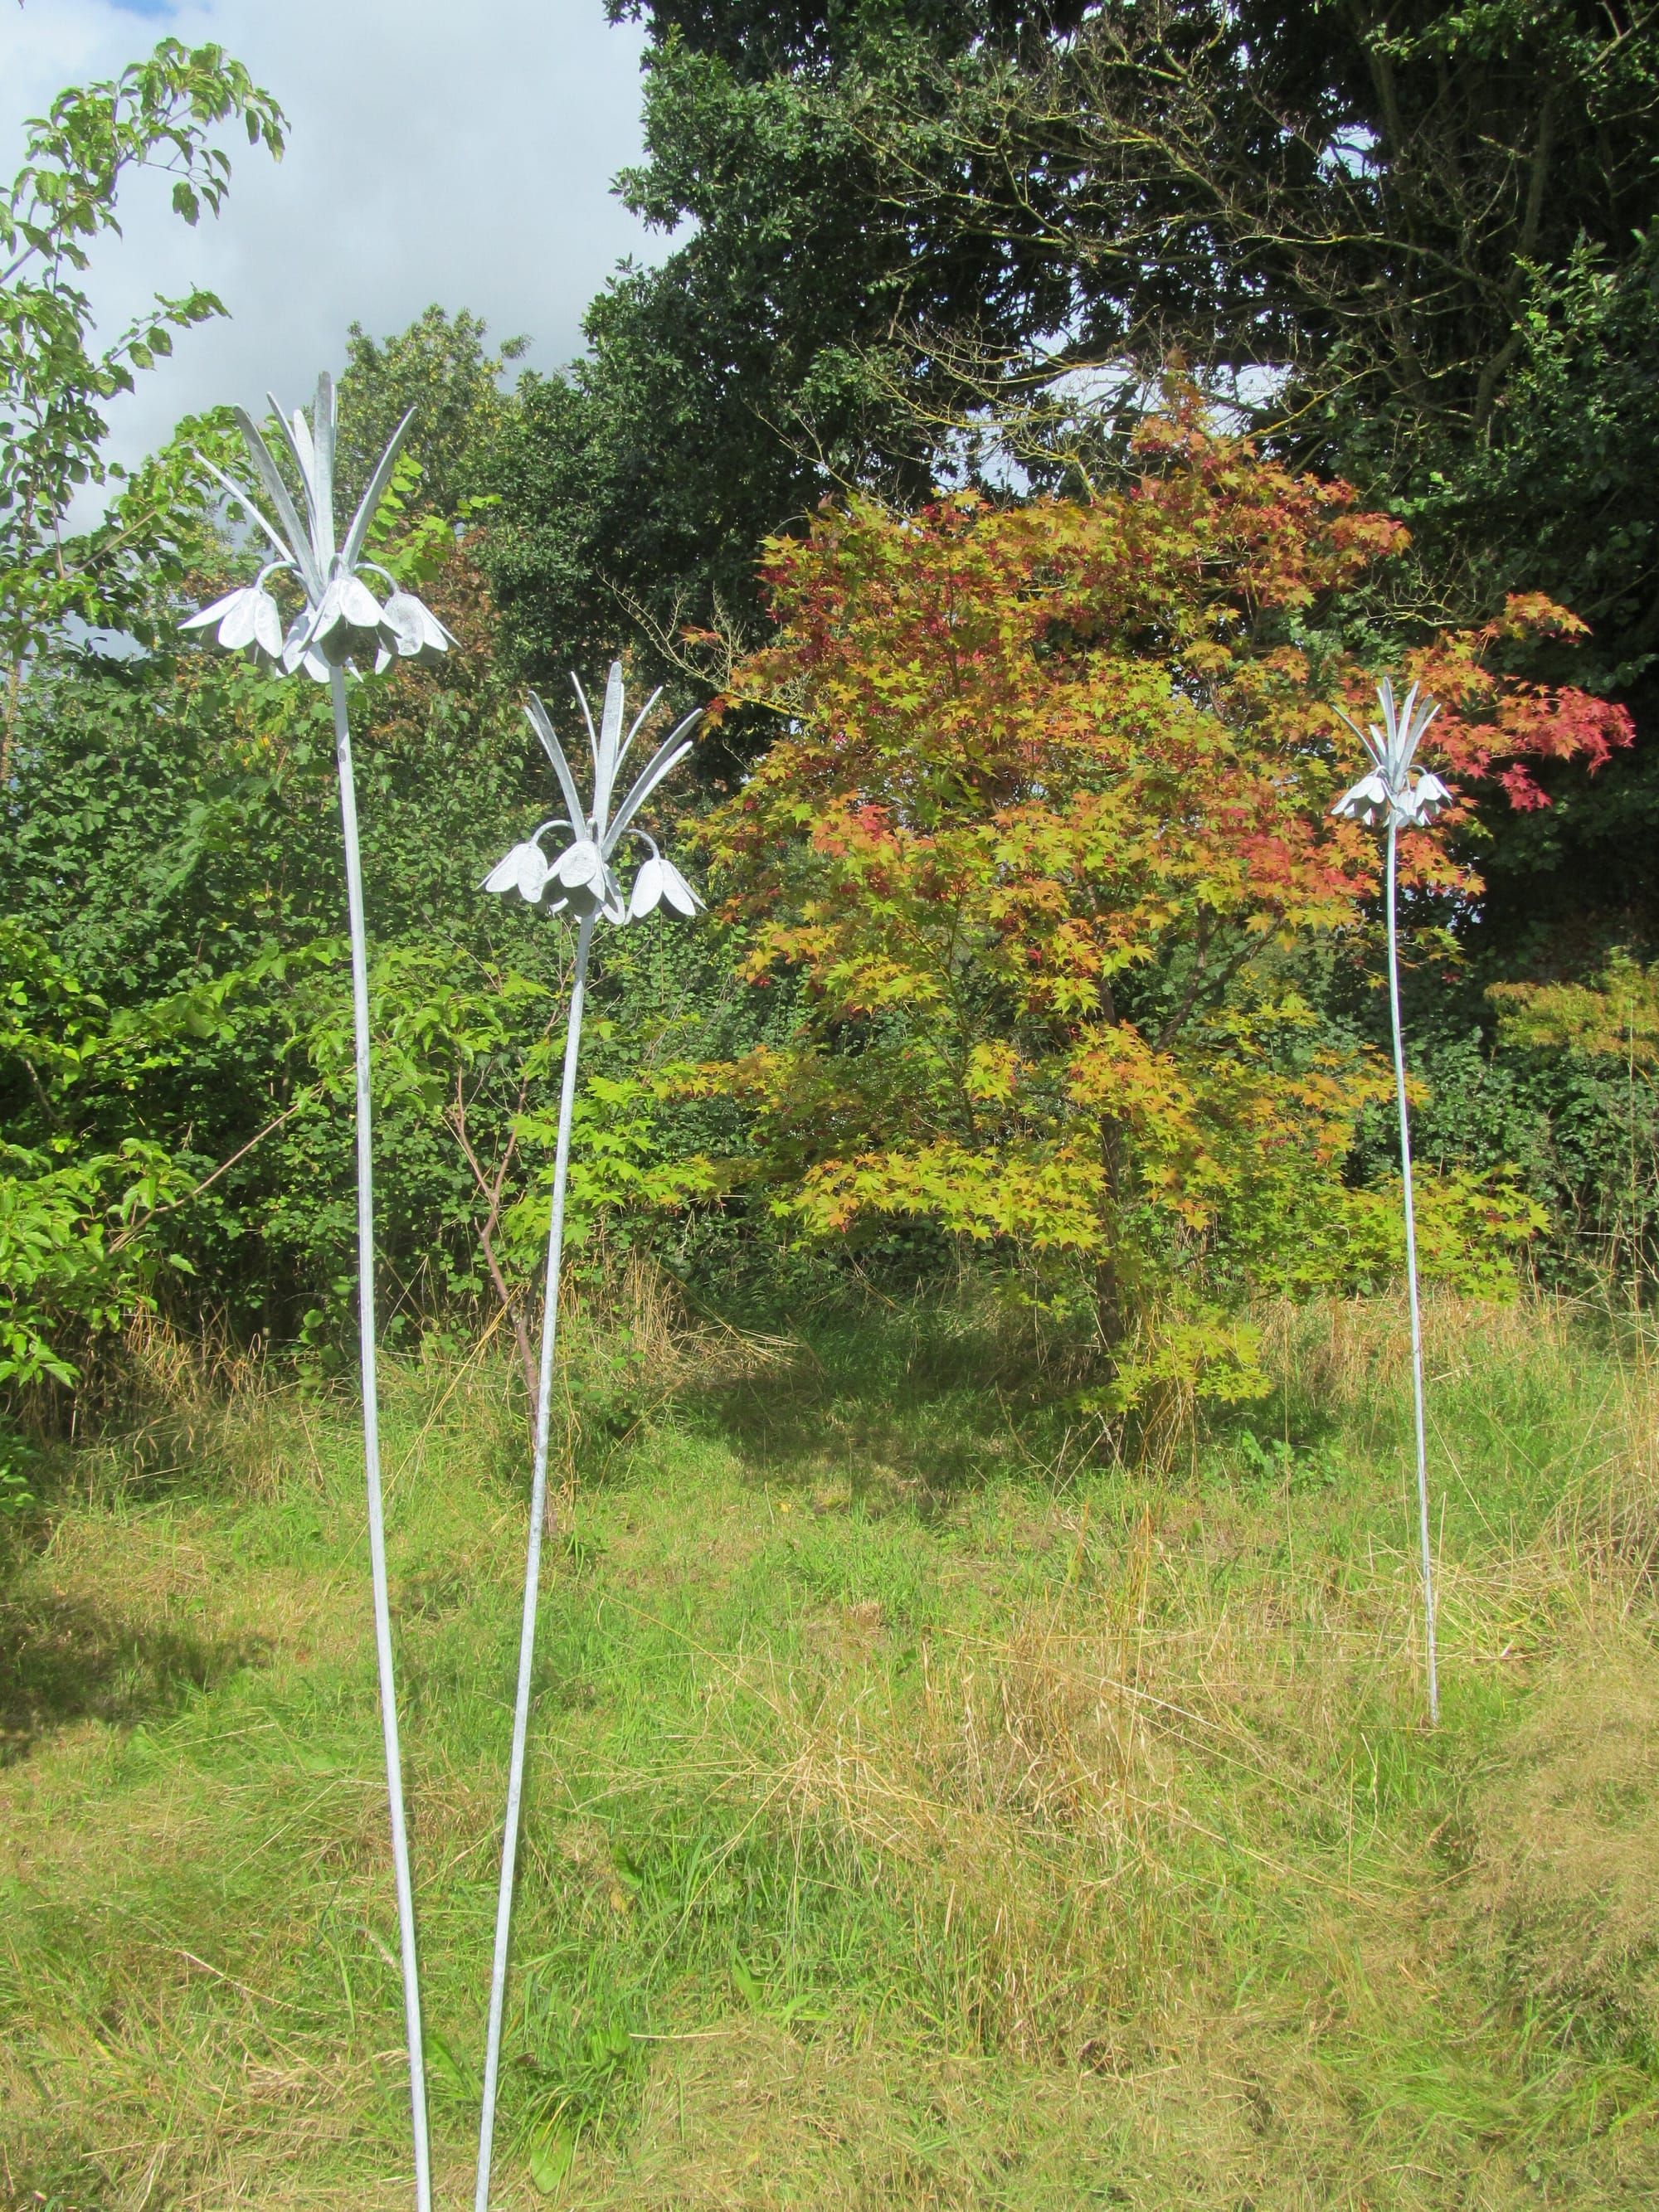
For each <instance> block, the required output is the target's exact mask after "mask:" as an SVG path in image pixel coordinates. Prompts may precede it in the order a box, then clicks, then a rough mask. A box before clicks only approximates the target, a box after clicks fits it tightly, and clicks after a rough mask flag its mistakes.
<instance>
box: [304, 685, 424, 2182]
mask: <svg viewBox="0 0 1659 2212" xmlns="http://www.w3.org/2000/svg"><path fill="white" fill-rule="evenodd" d="M329 686H330V691H331V696H332V698H333V702H334V750H335V757H336V758H337V761H338V763H339V769H340V825H341V828H342V829H343V831H344V833H345V865H346V906H347V909H348V911H349V915H350V917H351V1025H352V1035H353V1038H354V1041H355V1042H356V1053H357V1328H358V1342H359V1348H360V1351H361V1354H362V1382H363V1468H364V1474H365V1475H366V1477H367V1481H368V1558H369V1571H370V1575H371V1577H372V1578H373V1581H374V1650H375V1656H376V1658H377V1660H378V1661H379V1663H380V1734H381V1736H382V1737H383V1739H384V1741H385V1744H386V1795H387V1796H388V1798H389V1799H390V1801H391V1808H392V1864H393V1866H394V1867H395V1869H396V1870H397V1881H398V1943H399V1948H400V1949H401V1951H402V1954H403V1971H404V2027H405V2029H406V2031H407V2033H408V2039H409V2101H410V2110H411V2113H412V2116H413V2120H414V2130H415V2202H416V2207H417V2208H418V2212H431V2206H432V2158H431V2150H430V2147H429V2145H428V2139H427V2121H426V2060H425V2056H424V2053H423V2051H422V2040H421V1986H420V1979H419V1974H418V1970H417V1968H416V1958H415V1890H414V1885H413V1883H412V1882H411V1881H410V1871H409V1832H408V1828H407V1826H406V1824H405V1822H404V1774H403V1758H402V1754H401V1753H400V1752H399V1750H398V1695H397V1688H396V1685H395V1683H394V1681H393V1679H392V1601H391V1599H390V1597H389V1595H388V1594H387V1590H386V1519H385V1516H384V1514H383V1513H382V1511H381V1508H380V1392H379V1389H378V1387H377V1383H376V1377H375V1367H374V1131H373V1125H372V1122H371V1120H370V1112H371V1101H370V1094H369V1080H368V1069H369V1060H368V1049H369V1041H368V936H367V933H366V931H365V929H364V927H363V871H362V860H361V859H360V857H359V854H358V850H357V790H356V783H355V781H354V780H353V777H352V773H351V730H350V726H349V722H348V720H347V716H346V687H345V671H343V669H339V668H337V669H335V670H334V671H333V672H332V674H331V678H330V679H329Z"/></svg>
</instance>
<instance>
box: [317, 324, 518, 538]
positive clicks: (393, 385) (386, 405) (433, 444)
mask: <svg viewBox="0 0 1659 2212" xmlns="http://www.w3.org/2000/svg"><path fill="white" fill-rule="evenodd" d="M486 335H487V332H486V330H485V326H484V325H483V323H482V322H481V321H480V320H479V319H478V318H477V316H476V315H471V314H469V313H467V312H466V310H465V308H463V309H462V310H461V311H460V312H459V313H458V314H454V315H451V314H449V313H447V312H446V311H445V309H443V308H442V307H437V306H433V307H428V308H427V310H426V311H425V313H423V314H422V315H420V316H418V317H417V318H416V320H415V321H414V322H412V323H411V324H410V326H409V328H408V329H407V330H406V331H400V332H399V333H398V335H397V336H396V337H388V338H384V339H381V340H378V341H377V340H375V339H374V338H372V337H369V335H368V332H367V331H365V330H364V328H363V326H362V324H361V323H353V325H351V328H350V330H349V331H348V332H347V334H346V368H345V374H343V376H342V377H341V379H340V406H341V418H340V448H339V453H338V456H337V467H338V469H339V471H340V475H339V482H340V483H341V485H342V487H343V491H342V497H343V499H344V501H345V502H346V504H347V506H348V507H349V506H351V505H353V504H354V503H355V502H356V499H357V498H358V496H359V495H360V494H361V491H362V486H363V485H364V484H365V483H367V482H368V475H369V471H371V470H372V469H373V467H374V464H375V463H376V462H377V461H378V460H379V459H380V455H381V454H382V453H384V452H385V451H386V444H387V441H388V440H389V439H390V438H391V436H392V432H393V431H394V430H395V429H396V428H397V427H398V423H399V422H402V421H403V419H404V416H405V415H406V414H408V412H409V411H410V408H413V409H414V410H415V427H414V428H413V429H412V430H411V431H410V436H409V442H408V444H407V445H406V446H405V447H404V452H405V453H408V454H410V457H411V458H412V459H414V460H416V461H417V462H418V463H419V464H420V470H421V494H420V497H421V505H422V508H423V509H425V510H426V511H427V512H428V513H434V514H441V515H445V516H454V515H457V514H459V513H460V512H461V510H462V506H463V503H464V501H465V500H466V498H467V497H468V495H471V494H472V493H474V492H476V490H477V482H478V477H479V473H480V470H481V468H482V467H483V456H484V453H485V451H486V449H487V448H488V447H489V445H490V444H491V443H492V442H493V441H495V440H496V439H498V438H499V437H500V435H501V427H502V422H503V420H504V418H505V416H506V414H507V395H506V394H505V393H504V392H502V389H501V378H502V376H503V374H505V372H506V370H507V365H508V364H509V363H510V362H515V361H517V360H518V359H519V358H520V356H521V355H522V354H523V353H524V351H525V349H526V346H527V345H528V344H529V343H530V341H529V340H528V338H525V337H513V338H508V339H507V341H506V342H505V343H504V344H502V345H501V347H500V348H499V349H498V350H497V351H496V352H495V353H493V354H491V353H489V352H488V351H486V349H485V346H484V339H485V337H486Z"/></svg>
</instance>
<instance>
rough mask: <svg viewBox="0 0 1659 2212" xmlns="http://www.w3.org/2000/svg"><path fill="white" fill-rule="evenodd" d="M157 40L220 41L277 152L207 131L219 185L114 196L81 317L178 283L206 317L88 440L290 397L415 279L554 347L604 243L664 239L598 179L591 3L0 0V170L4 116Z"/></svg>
mask: <svg viewBox="0 0 1659 2212" xmlns="http://www.w3.org/2000/svg"><path fill="white" fill-rule="evenodd" d="M167 36H172V37H173V38H177V39H179V40H183V41H184V42H185V44H186V45H189V46H197V45H201V44H204V43H205V42H208V41H214V42H216V43H217V44H218V45H220V46H223V47H224V48H225V50H226V52H228V53H229V54H232V55H234V57H235V58H237V59H238V60H240V61H241V62H243V63H245V64H246V66H247V68H248V70H249V71H250V72H251V73H252V76H253V78H254V81H255V82H257V83H258V84H261V85H263V86H264V88H266V90H268V91H269V92H270V93H271V94H274V95H275V97H276V100H278V101H279V102H280V104H281V105H282V106H283V109H284V110H285V111H286V112H287V115H288V118H289V137H288V149H287V151H286V153H285V154H284V155H283V159H282V161H281V162H280V163H274V162H273V161H271V159H270V155H268V154H266V153H265V152H264V149H253V148H251V147H250V146H249V145H248V143H247V142H246V136H245V135H233V136H231V137H228V138H227V139H226V140H225V142H224V143H225V144H226V146H227V149H228V151H229V152H230V155H231V161H232V164H233V169H232V177H231V185H230V191H229V194H228V197H227V199H226V201H225V203H224V206H223V209H222V212H221V214H220V216H218V218H217V219H216V220H215V219H214V218H213V217H212V216H208V215H205V214H204V216H203V217H202V220H201V222H200V223H199V224H198V225H197V227H196V228H194V229H191V228H190V227H189V226H188V225H186V224H185V223H184V222H182V221H180V219H179V217H178V216H175V215H174V214H173V212H172V209H171V205H170V187H169V185H168V183H167V180H166V179H162V178H161V177H156V176H143V177H139V178H137V179H134V181H133V182H132V184H131V186H130V187H129V189H128V191H126V192H125V193H124V194H123V197H122V200H121V204H120V219H121V223H122V228H123V233H124V235H123V236H121V237H119V238H112V239H109V240H105V241H103V242H102V243H101V244H100V247H99V249H98V252H97V256H96V258H95V259H94V264H93V269H92V272H91V275H90V277H89V278H88V281H87V288H86V289H87V290H88V293H89V295H90V296H91V297H92V300H93V301H94V307H95V308H96V311H97V313H98V317H99V321H100V327H101V328H102V329H104V330H106V331H108V332H109V333H110V334H111V335H113V334H115V332H116V331H118V329H119V328H120V327H121V326H122V325H123V324H124V323H125V319H126V318H127V317H128V315H129V314H131V313H132V312H133V311H134V310H136V309H137V308H139V307H142V306H143V303H144V302H145V301H148V300H149V296H150V295H151V294H152V293H154V292H157V291H160V292H171V293H177V292H182V291H185V289H188V287H189V286H190V285H191V284H192V283H197V284H202V285H204V286H206V287H207V288H208V289H210V290H211V291H214V292H216V293H217V294H218V295H219V296H220V298H221V299H222V301H223V302H224V304H225V306H226V307H227V308H228V310H229V315H228V319H226V320H223V321H220V322H216V323H210V324H207V325H203V326H202V327H200V328H198V329H197V330H194V331H184V332H180V333H179V334H178V335H177V337H176V338H175V346H176V351H175V352H174V354H173V358H172V359H171V361H168V362H162V363H161V365H160V366H159V367H158V368H156V369H155V370H154V371H152V372H151V373H150V374H148V375H143V376H140V377H139V378H138V380H137V386H138V388H137V392H136V393H135V394H133V395H132V396H131V397H130V398H118V399H117V400H116V401H114V402H112V404H111V406H110V408H109V410H108V412H109V417H110V423H111V438H110V442H109V447H108V452H109V455H110V458H111V459H117V460H121V461H128V462H130V461H132V460H135V459H139V458H140V457H141V456H142V455H143V454H144V453H148V452H149V451H151V450H153V449H154V447H155V446H157V445H158V444H160V443H161V441H163V440H164V439H165V438H166V437H167V434H168V432H169V431H170V430H171V428H172V427H173V423H174V422H177V420H178V419H179V416H181V415H184V414H187V413H191V412H193V411H195V410H198V409H200V408H203V407H207V406H210V405H214V404H220V403H240V404H242V405H244V406H247V407H250V408H252V409H253V410H254V411H255V413H256V415H258V414H260V413H262V412H263V411H264V409H263V403H264V394H265V392H266V391H267V390H270V391H271V392H275V393H276V397H277V398H279V399H282V400H285V401H286V402H287V403H288V404H289V406H290V407H292V406H294V405H295V404H297V403H298V402H299V401H301V399H306V398H309V396H310V393H311V391H312V388H313V386H314V385H315V382H316V379H317V374H318V371H319V369H322V368H330V369H332V370H334V371H336V372H337V371H338V370H339V369H340V368H341V367H342V366H343V362H344V356H345V339H346V331H347V327H348V325H349V324H350V323H352V322H353V321H357V322H361V323H362V324H363V325H364V326H365V327H366V328H367V329H368V331H370V332H371V333H373V334H374V336H375V337H386V336H387V335H388V334H390V333H391V332H392V331H399V330H402V329H403V328H404V327H405V326H406V325H408V324H409V323H410V322H412V321H413V320H414V319H415V318H416V316H417V315H418V314H419V313H421V311H422V308H424V307H427V306H428V304H429V303H430V302H432V301H437V302H438V303H439V304H440V305H441V306H443V307H448V308H450V309H455V308H459V307H467V308H471V311H472V312H473V313H475V314H479V315H482V316H483V318H484V319H485V320H486V321H487V322H488V324H489V328H490V332H491V335H492V337H495V338H496V339H501V338H507V337H513V336H515V335H517V334H519V333H521V332H522V333H523V334H525V335H526V336H527V337H529V338H530V340H531V349H530V353H529V355H528V356H527V358H528V359H529V360H530V361H532V362H534V363H535V364H536V365H537V366H538V367H539V368H556V367H557V366H558V365H559V364H560V363H561V362H564V361H567V360H568V359H569V358H570V357H571V356H572V355H573V354H574V353H576V352H577V351H579V350H580V345H581V331H580V320H581V315H582V311H583V309H584V308H585V307H586V305H587V302H588V301H589V300H590V299H591V298H592V295H593V294H594V293H595V292H596V291H598V290H599V289H600V288H601V286H602V285H603V283H604V281H605V276H607V275H608V274H609V273H610V271H611V270H612V269H613V268H614V267H615V265H616V264H617V261H618V260H619V259H621V258H623V256H624V255H629V254H631V255H632V256H633V257H634V258H635V259H636V260H640V261H653V260H656V259H659V258H661V256H662V254H663V253H664V252H665V251H666V244H665V240H663V239H662V238H661V236H660V235H659V234H650V233H647V231H646V230H645V229H644V228H643V226H642V225H641V224H640V223H638V222H636V221H635V218H634V217H633V216H630V215H629V212H628V210H626V209H625V208H624V207H623V205H622V204H621V202H620V201H619V200H618V199H617V198H616V197H615V196H614V194H613V193H612V191H611V182H612V179H614V177H615V175H616V173H617V170H618V169H620V168H623V167H626V166H627V164H628V163H629V162H630V161H634V160H635V159H637V157H638V155H639V150H640V75H639V60H640V52H641V38H640V34H639V33H638V31H637V30H636V29H635V27H632V26H629V27H621V28H616V29H613V28H612V27H611V25H610V24H608V23H607V22H606V21H605V11H604V7H603V4H602V0H179V4H177V5H169V4H167V0H127V4H117V0H23V5H22V6H21V8H20V7H19V6H18V5H17V0H0V175H3V176H5V177H7V178H9V177H10V176H11V175H12V174H14V173H15V171H16V169H17V167H18V166H19V164H20V161H21V149H22V143H23V123H24V118H26V117H27V116H30V115H35V114H39V113H40V112H42V111H43V110H44V109H45V108H46V107H47V106H49V105H50V103H51V101H52V98H53V97H54V95H55V94H57V93H58V92H59V91H61V90H62V89H63V88H64V86H66V85H71V84H85V83H88V82H93V81H94V80H97V79H101V78H106V77H110V76H115V75H117V74H118V72H119V70H121V68H122V67H123V66H124V65H125V64H126V63H128V62H130V61H135V60H137V59H138V58H141V57H142V56H143V55H144V54H147V53H148V52H149V51H150V50H151V48H152V47H153V46H155V43H156V41H157V40H159V39H161V38H163V37H167ZM91 519H92V518H91V516H90V515H87V516H81V515H78V514H77V515H76V518H75V520H76V522H81V521H84V520H91Z"/></svg>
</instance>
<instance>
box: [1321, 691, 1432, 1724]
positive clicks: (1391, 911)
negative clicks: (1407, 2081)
mask: <svg viewBox="0 0 1659 2212" xmlns="http://www.w3.org/2000/svg"><path fill="white" fill-rule="evenodd" d="M1376 702H1377V705H1378V706H1379V707H1380V708H1381V709H1382V712H1383V726H1382V728H1381V729H1378V727H1377V726H1376V723H1375V722H1373V723H1371V724H1370V726H1369V727H1368V728H1366V729H1363V730H1362V729H1361V728H1360V726H1359V725H1358V723H1357V722H1354V721H1350V720H1349V718H1348V717H1347V715H1346V714H1343V715H1342V719H1343V720H1344V721H1345V722H1347V724H1348V727H1349V728H1350V729H1351V730H1352V732H1353V733H1354V735H1355V736H1356V737H1357V738H1358V740H1359V742H1360V744H1362V745H1364V748H1365V752H1366V755H1367V757H1368V758H1369V759H1370V763H1371V772H1370V775H1364V776H1362V777H1361V778H1360V780H1359V781H1358V783H1356V784H1354V785H1352V787H1350V788H1349V789H1348V790H1346V791H1345V792H1344V793H1343V794H1342V796H1341V798H1340V799H1338V800H1337V802H1336V804H1335V805H1334V807H1333V808H1332V809H1331V811H1332V813H1333V814H1340V815H1345V816H1346V817H1347V818H1348V819H1349V820H1350V821H1356V822H1366V823H1370V822H1374V821H1375V820H1376V817H1377V815H1378V813H1379V812H1380V813H1382V814H1383V816H1384V818H1385V819H1386V821H1387V823H1388V830H1389V850H1388V862H1387V876H1388V891H1387V896H1388V917H1389V1016H1390V1018H1391V1019H1392V1022H1393V1025H1394V1080H1395V1097H1396V1100H1397V1103H1398V1105H1399V1109H1400V1175H1401V1191H1402V1194H1403V1196H1404V1200H1405V1207H1406V1281H1407V1290H1408V1292H1409V1296H1410V1299H1411V1317H1412V1395H1413V1404H1414V1408H1415V1412H1416V1417H1417V1510H1418V1522H1419V1534H1420V1536H1421V1539H1422V1547H1423V1630H1424V1644H1425V1656H1426V1658H1427V1662H1428V1683H1429V1718H1430V1721H1431V1723H1433V1724H1435V1725H1436V1726H1437V1725H1438V1723H1439V1720H1440V1679H1439V1674H1438V1671H1437V1666H1436V1662H1435V1643H1434V1554H1433V1551H1432V1548H1431V1544H1430V1541H1429V1467H1428V1450H1427V1445H1426V1442H1425V1433H1424V1415H1423V1322H1422V1315H1421V1311H1420V1309H1419V1304H1418V1296H1417V1224H1416V1218H1415V1216H1414V1213H1413V1206H1412V1140H1411V1122H1410V1118H1409V1116H1408V1115H1407V1109H1406V1053H1405V1047H1404V1045H1403V1044H1402V1043H1401V1035H1400V941H1399V934H1398V931H1397V929H1396V927H1395V857H1396V848H1397V845H1398V842H1399V836H1400V832H1401V829H1426V828H1427V827H1428V825H1429V823H1431V822H1432V821H1433V819H1434V817H1435V816H1436V815H1437V814H1438V813H1439V812H1440V811H1441V809H1442V808H1443V807H1445V806H1449V805H1450V804H1451V798H1452V794H1451V793H1450V792H1449V791H1448V790H1447V788H1446V787H1445V785H1444V784H1443V783H1442V782H1441V781H1440V779H1439V777H1438V776H1437V775H1430V774H1428V773H1426V772H1425V773H1424V774H1422V775H1419V776H1418V777H1417V778H1416V780H1415V781H1413V777H1412V772H1411V770H1412V761H1413V756H1414V755H1415V753H1416V751H1417V747H1418V743H1419V739H1420V738H1421V737H1422V735H1423V732H1424V731H1425V730H1426V729H1427V728H1428V726H1429V725H1430V723H1431V721H1433V720H1434V718H1435V716H1436V715H1437V714H1438V713H1439V712H1440V709H1439V708H1438V707H1437V705H1436V704H1435V703H1434V702H1433V701H1432V700H1429V699H1424V700H1422V701H1421V702H1419V699H1418V696H1417V686H1416V684H1413V686H1412V688H1411V690H1409V691H1408V692H1407V694H1406V697H1405V702H1404V704H1403V705H1399V704H1396V702H1395V696H1394V685H1393V684H1392V683H1391V682H1390V681H1389V678H1387V677H1384V678H1383V681H1382V683H1381V684H1378V685H1377V687H1376ZM1337 711H1338V712H1339V714H1340V713H1341V709H1340V708H1338V710H1337Z"/></svg>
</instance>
